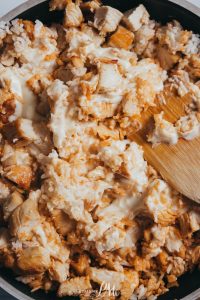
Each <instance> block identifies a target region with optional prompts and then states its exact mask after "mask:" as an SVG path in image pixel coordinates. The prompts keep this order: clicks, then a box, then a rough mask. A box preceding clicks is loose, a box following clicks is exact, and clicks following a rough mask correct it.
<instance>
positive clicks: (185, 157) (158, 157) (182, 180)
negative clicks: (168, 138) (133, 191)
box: [129, 93, 200, 203]
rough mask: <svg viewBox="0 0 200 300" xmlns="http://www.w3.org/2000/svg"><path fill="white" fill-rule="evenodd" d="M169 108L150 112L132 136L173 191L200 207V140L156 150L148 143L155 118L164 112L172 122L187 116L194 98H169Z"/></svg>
mask: <svg viewBox="0 0 200 300" xmlns="http://www.w3.org/2000/svg"><path fill="white" fill-rule="evenodd" d="M168 95H169V96H168V98H167V101H166V104H165V105H158V106H156V107H155V108H150V109H148V111H147V112H145V113H144V114H143V117H142V123H143V127H142V129H141V130H140V131H139V132H137V133H135V134H132V135H131V136H129V138H130V139H131V140H134V141H136V142H137V143H138V144H140V145H141V146H142V147H143V150H144V157H145V159H146V160H147V161H148V163H149V164H150V165H152V166H153V167H154V168H155V169H156V170H157V171H158V172H159V173H160V175H161V176H162V177H163V179H164V180H166V181H167V182H168V183H169V184H170V185H171V186H172V187H174V188H175V189H176V190H177V191H178V192H180V193H181V194H183V195H185V196H186V197H188V198H189V199H192V200H194V201H196V202H198V203H200V138H196V139H194V140H192V141H186V140H183V139H180V140H179V141H178V143H177V144H176V145H166V144H160V145H158V146H156V147H152V144H150V143H148V142H147V134H148V132H149V125H150V124H152V119H153V118H152V116H153V114H155V113H159V112H161V111H164V116H165V118H166V119H167V120H169V121H171V122H175V121H177V119H179V118H180V117H181V116H183V115H185V109H184V106H185V105H186V104H189V103H190V102H191V97H190V96H189V95H186V96H185V97H184V98H180V97H178V96H174V95H172V94H170V93H169V94H168Z"/></svg>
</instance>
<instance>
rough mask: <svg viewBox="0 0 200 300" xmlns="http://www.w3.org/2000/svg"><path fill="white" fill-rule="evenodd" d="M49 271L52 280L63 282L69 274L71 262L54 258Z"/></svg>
mask: <svg viewBox="0 0 200 300" xmlns="http://www.w3.org/2000/svg"><path fill="white" fill-rule="evenodd" d="M49 272H50V276H51V278H52V280H55V281H57V282H60V283H62V282H64V281H65V280H67V277H68V276H69V264H68V263H63V262H60V261H58V260H54V261H53V262H52V264H51V267H50V270H49Z"/></svg>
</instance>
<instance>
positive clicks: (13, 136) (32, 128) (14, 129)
mask: <svg viewBox="0 0 200 300" xmlns="http://www.w3.org/2000/svg"><path fill="white" fill-rule="evenodd" d="M2 134H3V136H4V138H6V139H7V140H8V141H10V142H12V143H14V144H17V146H18V147H19V146H20V145H21V146H26V145H29V144H34V145H35V146H36V147H37V148H38V149H39V150H40V152H42V153H44V154H45V155H46V154H49V153H50V152H51V150H52V148H53V143H52V140H51V135H50V131H49V130H48V128H47V126H46V124H45V123H44V122H34V121H32V120H29V119H24V118H18V119H17V120H16V121H14V122H11V123H8V124H6V125H4V126H3V127H2Z"/></svg>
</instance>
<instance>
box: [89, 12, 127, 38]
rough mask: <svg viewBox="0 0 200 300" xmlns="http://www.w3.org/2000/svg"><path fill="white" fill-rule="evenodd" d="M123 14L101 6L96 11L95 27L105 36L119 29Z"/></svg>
mask: <svg viewBox="0 0 200 300" xmlns="http://www.w3.org/2000/svg"><path fill="white" fill-rule="evenodd" d="M122 17H123V14H122V13H121V12H120V11H119V10H117V9H115V8H113V7H110V6H101V7H99V8H97V9H96V12H95V16H94V27H95V28H97V29H98V30H99V31H100V33H102V34H103V35H104V34H106V33H109V32H113V31H115V30H116V29H117V26H118V24H119V22H120V21H121V19H122Z"/></svg>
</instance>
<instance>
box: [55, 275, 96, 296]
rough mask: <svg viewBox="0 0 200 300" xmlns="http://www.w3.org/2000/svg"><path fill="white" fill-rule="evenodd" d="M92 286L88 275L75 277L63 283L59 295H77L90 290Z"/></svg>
mask: <svg viewBox="0 0 200 300" xmlns="http://www.w3.org/2000/svg"><path fill="white" fill-rule="evenodd" d="M91 288H92V286H91V284H90V279H89V277H88V276H86V277H75V278H72V279H70V280H67V281H65V282H63V283H61V285H60V287H59V290H58V296H59V297H63V296H77V295H79V294H80V292H81V293H84V291H86V290H90V289H91Z"/></svg>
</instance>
